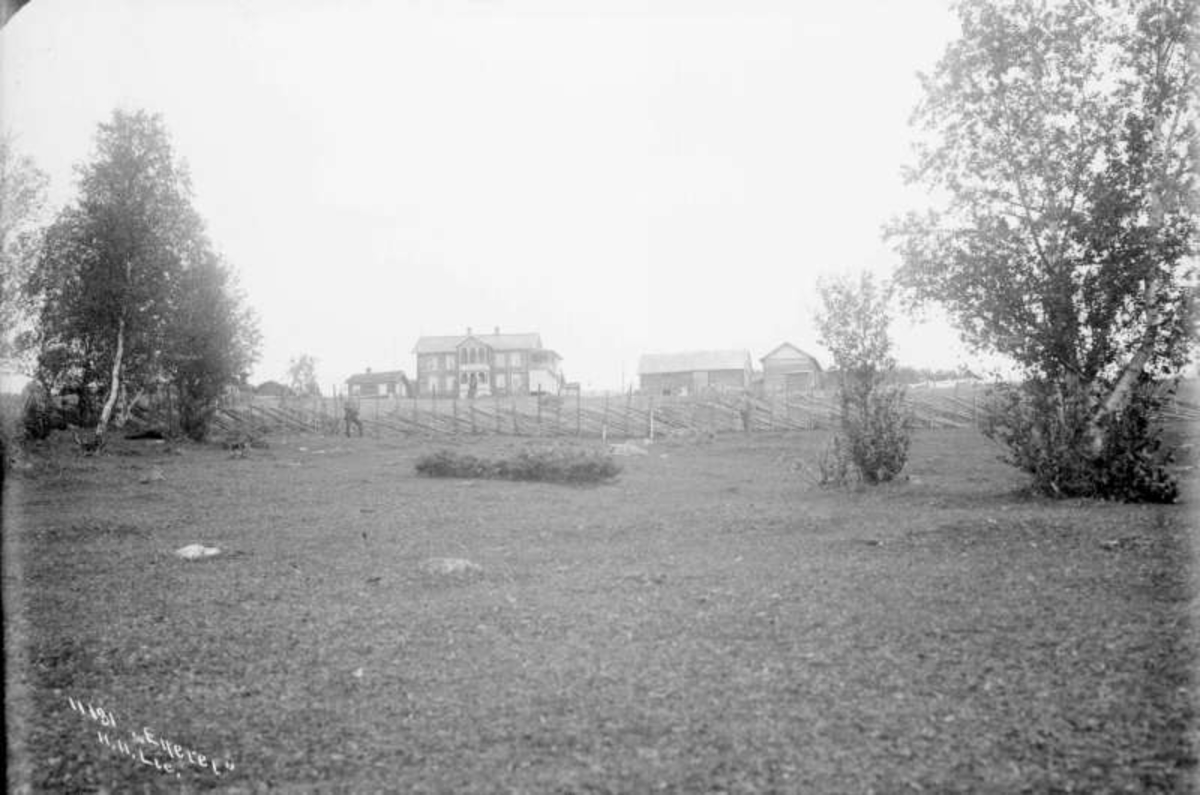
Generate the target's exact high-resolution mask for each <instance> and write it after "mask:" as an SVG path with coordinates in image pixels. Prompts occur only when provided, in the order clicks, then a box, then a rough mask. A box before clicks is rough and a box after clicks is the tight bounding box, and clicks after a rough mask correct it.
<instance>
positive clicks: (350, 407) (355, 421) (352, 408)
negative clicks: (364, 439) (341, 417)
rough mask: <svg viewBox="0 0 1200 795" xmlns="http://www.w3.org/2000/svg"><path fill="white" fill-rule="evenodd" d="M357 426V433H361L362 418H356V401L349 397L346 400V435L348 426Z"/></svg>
mask: <svg viewBox="0 0 1200 795" xmlns="http://www.w3.org/2000/svg"><path fill="white" fill-rule="evenodd" d="M351 425H353V426H354V427H356V428H358V435H359V436H362V435H363V424H362V420H360V419H359V418H358V401H357V400H355V399H354V398H350V399H348V400H347V401H346V436H347V437H348V436H350V426H351Z"/></svg>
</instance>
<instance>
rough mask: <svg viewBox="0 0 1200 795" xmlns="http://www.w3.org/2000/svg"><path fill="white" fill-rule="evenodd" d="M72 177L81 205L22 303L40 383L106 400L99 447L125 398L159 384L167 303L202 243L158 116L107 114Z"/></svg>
mask: <svg viewBox="0 0 1200 795" xmlns="http://www.w3.org/2000/svg"><path fill="white" fill-rule="evenodd" d="M77 172H78V180H79V196H78V199H77V200H76V201H75V203H74V204H72V205H70V206H68V207H66V208H64V209H63V210H62V211H61V212H60V213H59V214H58V216H57V217H56V219H55V220H54V222H53V223H52V224H51V226H50V228H49V229H48V230H47V233H46V241H45V244H44V246H43V249H42V253H41V256H40V257H39V260H38V263H37V266H36V268H35V270H34V273H33V275H32V277H31V279H30V283H29V292H30V294H31V296H33V297H34V298H35V299H36V301H37V303H38V305H39V306H40V314H39V323H38V334H37V339H36V343H37V347H38V353H39V375H40V376H41V378H42V380H43V381H44V382H49V383H55V384H57V385H59V386H61V387H71V388H74V389H76V390H77V391H78V392H79V394H80V397H81V400H85V401H86V400H87V399H88V397H89V396H90V395H91V394H93V393H95V394H103V395H104V400H103V403H102V405H101V407H100V410H99V414H98V417H96V418H95V421H96V434H97V436H102V435H103V434H104V432H105V430H106V429H107V426H108V423H109V420H110V419H111V417H112V415H113V410H114V407H115V406H116V405H117V402H118V399H119V398H120V396H121V395H122V394H124V391H125V390H126V389H129V390H134V389H137V388H141V387H147V386H152V385H153V383H154V381H155V379H156V378H158V377H159V375H160V374H161V373H162V362H161V361H160V360H161V354H162V346H163V340H164V339H165V332H166V329H167V325H168V323H169V321H170V310H171V308H172V294H173V291H174V290H175V288H176V286H177V284H178V282H179V280H180V277H181V274H182V273H183V272H184V270H185V269H186V267H187V266H188V265H189V264H190V263H192V262H196V261H199V260H201V259H202V258H203V257H204V256H206V255H207V252H208V243H207V240H206V239H205V237H204V233H203V228H202V224H201V222H200V219H199V217H198V216H197V214H196V212H195V211H194V210H193V208H192V205H191V191H190V185H189V181H188V177H187V173H186V171H185V169H184V168H183V166H182V165H181V164H180V163H179V162H178V161H177V160H176V158H175V155H174V153H173V151H172V148H171V143H170V140H169V137H168V135H167V132H166V129H165V128H164V126H163V124H162V121H161V119H159V118H158V117H157V116H154V115H150V114H147V113H145V112H142V111H137V112H125V111H116V112H114V113H113V115H112V118H111V120H110V121H108V122H107V123H104V124H101V125H100V128H99V132H98V134H97V136H96V149H95V154H94V156H93V158H92V160H91V161H90V162H89V163H87V164H85V165H83V166H81V167H79V168H78V169H77Z"/></svg>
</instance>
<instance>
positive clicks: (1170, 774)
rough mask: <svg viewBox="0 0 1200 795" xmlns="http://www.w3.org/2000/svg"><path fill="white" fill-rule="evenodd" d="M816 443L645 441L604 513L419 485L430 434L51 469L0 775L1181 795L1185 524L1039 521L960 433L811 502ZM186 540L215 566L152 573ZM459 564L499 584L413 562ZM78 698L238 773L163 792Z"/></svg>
mask: <svg viewBox="0 0 1200 795" xmlns="http://www.w3.org/2000/svg"><path fill="white" fill-rule="evenodd" d="M822 441H823V438H821V437H820V436H819V435H797V436H793V437H774V438H771V437H754V438H753V439H744V438H740V437H739V438H733V439H722V440H720V441H719V442H717V443H716V444H714V445H703V446H684V445H679V446H666V445H657V446H655V447H654V448H652V453H651V455H649V456H646V457H644V458H630V459H626V460H624V461H623V462H622V463H623V466H624V472H623V473H622V475H621V477H620V479H619V480H618V481H617V482H616V483H613V484H610V485H605V486H601V487H596V488H590V489H577V488H571V487H564V486H556V485H549V484H538V483H510V482H497V481H456V480H445V481H443V480H430V479H426V478H421V477H419V476H417V475H416V474H415V473H414V470H413V462H414V461H415V460H416V459H417V457H418V456H419V455H420V454H422V453H426V452H429V451H430V450H432V449H433V446H431V445H423V444H421V443H417V442H414V443H412V444H408V445H390V446H389V445H387V444H385V443H380V442H376V441H372V440H361V439H354V440H336V441H332V442H331V441H329V440H319V439H312V438H309V439H300V438H296V439H291V440H286V439H285V440H275V442H274V443H273V446H272V448H271V449H270V450H267V451H254V452H253V453H252V454H251V455H250V456H249V457H248V458H246V459H244V460H229V458H228V457H227V455H226V454H224V453H222V452H221V451H218V450H214V449H207V448H200V447H189V448H186V449H185V450H184V451H183V454H182V455H167V454H165V453H163V452H162V448H161V447H156V446H153V445H148V446H146V447H143V448H136V447H133V443H128V446H127V447H126V448H125V449H123V450H121V449H118V450H113V451H111V453H110V454H109V455H106V456H103V457H100V458H94V459H93V458H75V457H73V456H71V455H69V454H67V455H63V454H62V451H59V453H58V454H57V455H50V454H49V453H47V454H44V455H41V456H39V455H36V454H35V455H34V457H33V458H32V464H33V466H32V468H31V469H29V470H26V471H24V472H22V473H19V475H18V477H16V478H13V479H12V481H13V482H11V483H10V486H13V487H14V491H13V492H12V493H11V494H10V499H9V501H8V503H9V504H8V507H9V508H10V509H12V508H13V506H14V505H15V510H10V511H9V518H10V520H12V519H14V517H15V519H16V520H17V521H13V522H11V524H12V526H13V528H14V530H15V535H14V534H13V530H6V541H7V543H8V544H9V545H10V546H9V548H8V549H6V553H7V554H6V559H7V560H8V562H7V563H6V566H8V567H10V571H9V572H8V573H10V574H12V575H14V576H18V577H19V584H16V585H14V583H10V586H12V587H19V590H18V591H16V592H15V593H16V595H17V596H18V597H19V605H20V608H19V612H18V613H16V614H15V615H14V618H15V622H6V626H11V627H14V628H15V629H14V631H16V632H18V634H19V635H20V637H17V638H15V640H17V641H21V642H23V643H24V645H25V655H26V656H25V657H24V659H23V660H20V670H21V671H23V672H24V674H25V684H26V686H27V690H28V698H27V700H26V702H25V703H26V711H25V713H24V715H25V721H26V723H25V724H24V726H23V731H24V733H25V734H26V736H27V738H28V743H27V745H26V748H25V751H24V755H23V756H22V757H20V758H19V759H18V760H17V762H18V764H17V765H15V766H10V783H14V782H15V783H16V784H21V783H31V784H32V786H33V787H34V788H35V789H37V790H63V789H69V790H75V789H92V788H107V789H111V790H115V791H129V790H134V789H139V788H144V789H149V790H154V789H159V788H163V789H166V788H178V787H180V786H184V787H185V788H187V789H197V790H203V789H207V788H212V787H219V788H223V789H226V790H228V791H257V790H262V789H280V790H289V791H294V790H297V789H300V790H304V789H320V790H322V791H327V790H331V789H333V790H339V791H353V792H361V791H373V790H388V791H406V792H433V791H439V792H447V791H454V792H505V791H513V792H545V791H555V792H630V791H648V790H653V789H663V790H670V791H679V792H685V791H686V792H705V791H737V792H757V791H771V790H775V791H785V792H786V791H791V792H868V791H872V790H876V791H881V792H904V791H920V790H936V791H964V792H978V791H994V792H1014V791H1022V790H1032V791H1049V790H1062V791H1080V792H1084V791H1086V792H1098V791H1183V790H1184V789H1185V788H1186V781H1187V777H1188V776H1189V775H1190V774H1191V771H1192V770H1193V769H1194V766H1195V759H1194V757H1193V756H1192V752H1191V750H1190V749H1189V748H1188V747H1187V743H1186V732H1187V726H1188V722H1189V721H1190V719H1191V715H1192V713H1191V710H1190V708H1189V706H1188V695H1187V692H1186V688H1187V687H1188V686H1189V685H1190V682H1189V680H1188V672H1189V670H1190V666H1191V665H1192V663H1193V661H1194V652H1195V649H1194V648H1192V647H1191V646H1190V645H1189V640H1188V622H1187V609H1188V603H1187V599H1188V581H1187V577H1188V571H1187V567H1188V565H1189V561H1190V559H1191V552H1190V550H1189V547H1188V540H1187V533H1188V518H1189V509H1188V507H1187V506H1183V505H1181V506H1153V507H1139V506H1125V505H1114V504H1102V503H1094V502H1062V503H1053V502H1046V501H1041V500H1033V499H1026V498H1023V497H1021V496H1020V495H1019V494H1017V493H1016V492H1015V489H1016V488H1017V487H1018V486H1019V485H1020V479H1019V478H1018V477H1017V476H1016V475H1015V474H1014V473H1013V472H1011V471H1010V470H1009V469H1007V468H1006V467H1004V466H1003V465H1001V464H999V463H998V462H996V461H995V450H994V449H993V448H991V447H989V446H987V443H986V442H984V441H983V440H981V439H980V438H979V437H978V436H977V435H975V434H972V433H966V432H962V433H959V432H934V433H930V434H927V435H923V436H919V437H918V438H917V440H916V443H915V444H914V448H913V453H912V457H911V459H910V460H911V464H910V467H909V469H908V470H907V471H908V473H909V474H910V475H911V476H912V479H911V480H910V481H908V482H904V483H899V484H894V485H891V486H888V487H884V488H880V489H877V490H874V491H869V492H857V493H854V492H852V493H846V492H824V491H821V490H817V489H814V488H812V487H810V486H807V485H805V484H804V483H803V481H802V480H801V479H800V477H799V476H798V475H797V474H796V473H795V472H794V471H793V469H792V467H791V465H790V464H791V462H792V461H793V460H795V459H796V458H798V457H801V458H802V457H805V456H807V457H808V458H809V459H810V460H811V459H812V458H814V457H815V454H816V450H817V449H818V447H819V445H820V443H821V442H822ZM322 448H323V449H322ZM461 449H462V450H463V451H466V452H472V453H479V454H484V455H490V454H503V452H504V451H505V449H506V446H505V445H504V444H503V443H501V442H498V441H485V442H480V443H477V444H464V445H462V447H461ZM664 454H665V455H664ZM152 468H157V469H158V470H159V471H161V473H162V476H163V477H162V479H161V480H156V479H149V478H147V477H146V475H147V474H148V473H150V472H151V470H152ZM142 480H148V482H145V483H143V482H141V481H142ZM192 542H203V543H206V544H212V545H216V546H219V547H221V548H222V549H223V550H225V554H223V555H222V556H219V557H217V558H213V559H210V560H207V561H203V562H194V563H186V562H183V561H180V560H177V559H175V558H173V557H171V556H170V555H169V554H168V553H169V552H170V551H171V550H173V549H175V548H177V547H180V546H182V545H184V544H188V543H192ZM442 556H449V557H463V558H468V559H470V560H472V561H474V562H476V563H478V564H480V565H481V566H483V568H484V573H483V574H482V575H481V576H472V577H461V578H453V577H451V578H439V577H436V576H433V575H430V574H427V573H425V571H424V570H423V569H422V568H421V567H420V566H419V565H418V564H419V562H420V561H422V560H424V559H426V558H429V557H442ZM14 559H15V560H16V563H15V564H14V563H13V560H14ZM6 596H12V593H10V594H6ZM6 604H10V605H11V604H12V599H11V598H10V599H6ZM10 640H11V639H10ZM9 648H12V646H11V644H10V645H9ZM18 684H19V682H18ZM68 697H71V698H74V699H77V700H80V701H84V702H90V703H91V704H93V705H96V706H102V707H104V708H105V709H108V710H111V711H112V712H113V713H114V714H115V717H116V721H117V723H118V727H117V729H118V732H119V733H123V734H124V736H125V737H128V732H129V730H130V729H132V730H135V731H139V732H140V731H142V727H149V728H151V729H152V731H153V733H154V734H155V735H159V736H165V737H167V738H169V739H171V740H173V741H174V742H177V743H179V744H180V745H181V746H184V747H186V748H188V749H192V750H193V751H196V752H201V753H204V754H206V755H207V756H212V757H217V758H219V759H222V760H232V761H233V762H234V763H235V767H234V769H233V770H226V771H223V772H221V773H219V774H218V773H213V772H212V771H211V770H209V771H207V772H201V771H200V770H198V769H195V768H189V769H188V771H187V772H186V773H184V774H182V775H180V776H178V777H177V776H176V775H174V774H167V773H164V772H161V771H158V770H154V769H152V768H151V767H148V766H147V765H145V764H143V763H142V762H141V761H140V759H136V758H130V757H129V756H125V755H123V754H121V753H119V752H118V751H114V750H113V749H109V748H106V747H104V746H102V745H101V744H100V743H99V742H98V740H97V730H98V728H99V727H98V724H97V723H96V722H95V721H92V720H91V719H89V718H87V717H84V716H81V715H79V714H78V713H76V712H73V711H72V710H71V707H70V704H69V702H68ZM146 753H150V752H149V751H148V750H147V751H146ZM159 758H160V759H165V756H164V755H163V754H162V753H159ZM10 788H11V787H10Z"/></svg>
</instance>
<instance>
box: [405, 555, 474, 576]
mask: <svg viewBox="0 0 1200 795" xmlns="http://www.w3.org/2000/svg"><path fill="white" fill-rule="evenodd" d="M420 565H421V569H422V570H423V571H425V572H426V573H427V574H448V575H457V576H463V575H470V574H482V573H483V567H482V566H480V565H479V564H478V563H472V562H471V561H469V560H467V559H465V558H429V559H428V560H423V561H421V564H420Z"/></svg>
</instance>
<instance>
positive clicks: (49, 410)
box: [21, 382, 67, 440]
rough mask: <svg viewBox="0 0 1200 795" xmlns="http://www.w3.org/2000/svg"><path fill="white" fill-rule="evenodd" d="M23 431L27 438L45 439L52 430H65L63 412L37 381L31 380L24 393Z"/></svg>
mask: <svg viewBox="0 0 1200 795" xmlns="http://www.w3.org/2000/svg"><path fill="white" fill-rule="evenodd" d="M23 399H24V405H23V406H22V409H21V431H22V435H23V436H24V438H26V439H34V440H37V439H45V438H46V437H48V436H49V435H50V432H51V431H55V430H65V429H66V427H67V422H66V419H65V417H64V416H63V412H62V410H61V409H59V408H58V406H56V405H55V404H54V401H53V400H52V399H51V398H50V394H49V393H48V392H47V391H46V389H45V388H44V387H42V386H41V385H40V384H38V383H37V382H31V383H30V384H29V385H28V386H26V387H25V391H24V393H23Z"/></svg>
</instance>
